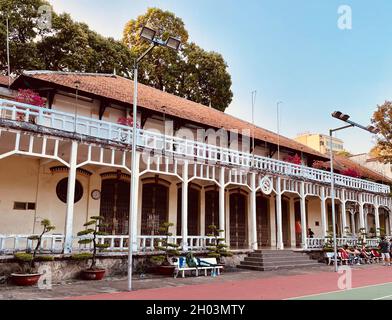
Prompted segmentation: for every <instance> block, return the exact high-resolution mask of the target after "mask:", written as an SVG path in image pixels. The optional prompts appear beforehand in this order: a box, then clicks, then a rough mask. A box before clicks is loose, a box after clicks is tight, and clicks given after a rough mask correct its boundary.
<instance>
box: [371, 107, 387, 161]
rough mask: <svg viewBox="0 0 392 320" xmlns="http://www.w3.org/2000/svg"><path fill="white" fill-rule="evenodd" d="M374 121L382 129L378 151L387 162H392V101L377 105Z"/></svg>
mask: <svg viewBox="0 0 392 320" xmlns="http://www.w3.org/2000/svg"><path fill="white" fill-rule="evenodd" d="M372 123H373V124H374V126H375V127H376V128H377V129H378V130H380V133H379V134H378V137H377V146H376V147H377V153H378V156H379V158H380V159H381V160H383V161H384V162H385V163H392V102H391V101H385V103H384V104H382V105H381V106H380V105H379V106H377V111H376V112H375V113H374V114H373V119H372Z"/></svg>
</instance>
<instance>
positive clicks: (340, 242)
mask: <svg viewBox="0 0 392 320" xmlns="http://www.w3.org/2000/svg"><path fill="white" fill-rule="evenodd" d="M325 241H326V240H325V238H307V239H306V244H307V248H308V249H322V248H323V247H324V244H325ZM336 244H337V246H338V247H343V246H344V245H346V244H347V245H349V246H356V245H358V239H357V238H337V239H336ZM378 244H379V239H374V238H373V239H366V245H367V246H368V247H371V248H377V246H378Z"/></svg>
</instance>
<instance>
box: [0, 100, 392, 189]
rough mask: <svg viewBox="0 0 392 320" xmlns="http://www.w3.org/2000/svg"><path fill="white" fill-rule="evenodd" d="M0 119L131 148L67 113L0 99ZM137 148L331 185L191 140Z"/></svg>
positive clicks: (147, 140) (125, 137)
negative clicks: (32, 124)
mask: <svg viewBox="0 0 392 320" xmlns="http://www.w3.org/2000/svg"><path fill="white" fill-rule="evenodd" d="M0 118H3V119H8V120H16V121H25V122H32V123H34V124H37V125H41V126H45V127H49V128H53V129H58V130H62V131H66V132H76V133H78V134H83V135H88V136H92V137H95V138H101V139H107V140H111V141H114V142H119V143H125V144H131V142H132V128H131V127H128V126H123V125H119V124H116V123H112V122H107V121H101V120H96V119H92V118H88V117H83V116H76V117H75V115H73V114H70V113H66V112H61V111H57V110H52V109H45V108H40V107H36V106H32V105H28V104H23V103H18V102H14V101H10V100H4V99H0ZM137 144H138V147H140V148H147V149H152V150H155V151H159V152H164V153H166V154H168V155H169V154H171V155H174V156H177V157H184V158H192V159H194V158H196V159H197V160H202V161H207V162H209V163H211V164H214V163H220V164H224V165H231V166H238V167H242V168H247V169H249V168H256V169H259V170H262V171H265V172H270V173H275V174H281V175H286V176H292V177H298V178H305V179H309V180H312V181H316V182H320V183H331V174H330V173H329V172H327V171H323V170H318V169H314V168H310V167H306V166H302V165H295V164H292V163H287V162H283V161H279V160H274V159H271V158H266V157H261V156H256V155H252V154H250V153H246V152H242V151H238V150H234V149H228V148H223V147H219V146H215V145H210V144H205V143H202V142H198V141H194V140H187V139H182V138H178V137H174V136H167V135H162V134H159V133H155V132H151V131H147V130H142V129H139V130H138V136H137ZM335 184H336V185H338V186H340V187H345V188H351V189H358V190H365V191H369V192H374V193H384V194H387V193H390V187H389V186H387V185H383V184H379V183H375V182H371V181H367V180H362V179H357V178H352V177H348V176H343V175H339V174H336V175H335Z"/></svg>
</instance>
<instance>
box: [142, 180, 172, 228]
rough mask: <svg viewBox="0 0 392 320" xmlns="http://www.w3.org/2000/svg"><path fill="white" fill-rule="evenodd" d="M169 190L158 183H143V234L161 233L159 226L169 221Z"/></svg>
mask: <svg viewBox="0 0 392 320" xmlns="http://www.w3.org/2000/svg"><path fill="white" fill-rule="evenodd" d="M168 198H169V191H168V188H167V187H166V186H163V185H161V184H158V183H146V184H144V185H143V195H142V235H159V227H160V226H161V225H162V224H163V223H164V222H166V221H167V217H168Z"/></svg>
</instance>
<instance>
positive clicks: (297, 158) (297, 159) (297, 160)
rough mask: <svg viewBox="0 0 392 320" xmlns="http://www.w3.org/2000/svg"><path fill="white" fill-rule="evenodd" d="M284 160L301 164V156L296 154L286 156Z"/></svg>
mask: <svg viewBox="0 0 392 320" xmlns="http://www.w3.org/2000/svg"><path fill="white" fill-rule="evenodd" d="M284 161H286V162H290V163H293V164H298V165H301V164H302V161H301V157H300V156H299V155H298V154H295V156H288V157H286V158H285V159H284Z"/></svg>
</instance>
